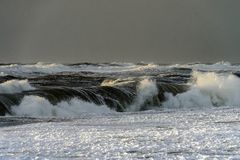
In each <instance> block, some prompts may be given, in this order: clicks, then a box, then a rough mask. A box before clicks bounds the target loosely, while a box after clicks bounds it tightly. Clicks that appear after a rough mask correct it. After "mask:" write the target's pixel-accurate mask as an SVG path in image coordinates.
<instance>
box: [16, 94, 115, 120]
mask: <svg viewBox="0 0 240 160" xmlns="http://www.w3.org/2000/svg"><path fill="white" fill-rule="evenodd" d="M12 111H13V112H14V113H15V114H16V115H19V116H34V117H45V116H47V117H49V116H59V117H76V116H78V115H80V114H82V113H97V114H99V113H112V112H113V111H112V110H111V109H109V108H108V107H107V106H105V105H101V106H98V105H96V104H94V103H89V102H85V101H82V100H79V99H77V98H74V99H72V100H70V101H69V102H66V101H63V102H60V103H58V104H57V105H52V104H51V103H50V102H49V101H48V100H46V99H45V98H43V97H39V96H26V97H24V98H23V100H22V102H21V104H20V105H19V106H13V107H12Z"/></svg>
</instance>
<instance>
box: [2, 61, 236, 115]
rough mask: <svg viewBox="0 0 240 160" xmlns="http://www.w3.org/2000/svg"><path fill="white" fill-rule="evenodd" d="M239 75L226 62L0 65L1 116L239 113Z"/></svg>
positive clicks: (234, 68) (234, 66) (234, 67)
mask: <svg viewBox="0 0 240 160" xmlns="http://www.w3.org/2000/svg"><path fill="white" fill-rule="evenodd" d="M239 70H240V65H238V64H230V63H228V62H219V63H216V64H201V63H192V64H181V65H180V64H171V65H159V64H153V63H137V64H134V63H116V62H114V63H100V64H99V63H78V64H67V65H66V64H65V65H64V64H50V63H36V64H2V65H0V73H1V75H0V115H2V116H4V115H16V116H60V117H66V116H67V117H68V116H78V115H80V114H82V113H96V114H99V113H100V114H102V113H112V112H132V111H134V112H138V111H144V110H152V109H160V110H164V109H181V108H182V109H188V108H198V109H202V108H206V107H207V108H209V107H222V106H229V107H231V106H232V107H233V106H234V107H238V106H240V99H239V98H238V97H239V96H240V79H239V77H240V72H239Z"/></svg>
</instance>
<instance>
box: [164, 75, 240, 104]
mask: <svg viewBox="0 0 240 160" xmlns="http://www.w3.org/2000/svg"><path fill="white" fill-rule="evenodd" d="M190 84H191V87H190V89H189V90H188V91H186V92H184V93H181V94H178V95H176V96H173V95H172V94H171V93H165V96H166V98H167V100H166V101H165V102H164V103H163V107H165V108H186V107H187V108H193V107H213V106H240V98H239V97H240V79H239V78H238V77H237V76H235V75H232V74H217V73H214V72H208V73H201V72H194V73H193V75H192V82H190Z"/></svg>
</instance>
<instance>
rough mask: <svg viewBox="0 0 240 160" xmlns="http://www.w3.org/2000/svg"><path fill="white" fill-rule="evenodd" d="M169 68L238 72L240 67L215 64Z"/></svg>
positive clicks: (183, 65)
mask: <svg viewBox="0 0 240 160" xmlns="http://www.w3.org/2000/svg"><path fill="white" fill-rule="evenodd" d="M170 67H174V68H175V67H181V68H191V69H193V70H195V71H212V72H213V71H239V70H240V66H239V65H232V64H231V63H230V62H225V61H221V62H217V63H214V64H202V63H197V64H181V65H180V64H175V65H172V66H170Z"/></svg>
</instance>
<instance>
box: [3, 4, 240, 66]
mask: <svg viewBox="0 0 240 160" xmlns="http://www.w3.org/2000/svg"><path fill="white" fill-rule="evenodd" d="M239 7H240V0H0V56H1V58H0V62H22V63H26V62H37V61H44V62H65V63H69V62H84V61H88V62H111V61H118V62H139V61H146V62H157V63H183V62H193V61H201V62H216V61H221V60H225V61H230V62H240V17H239V16H240V9H239Z"/></svg>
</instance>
